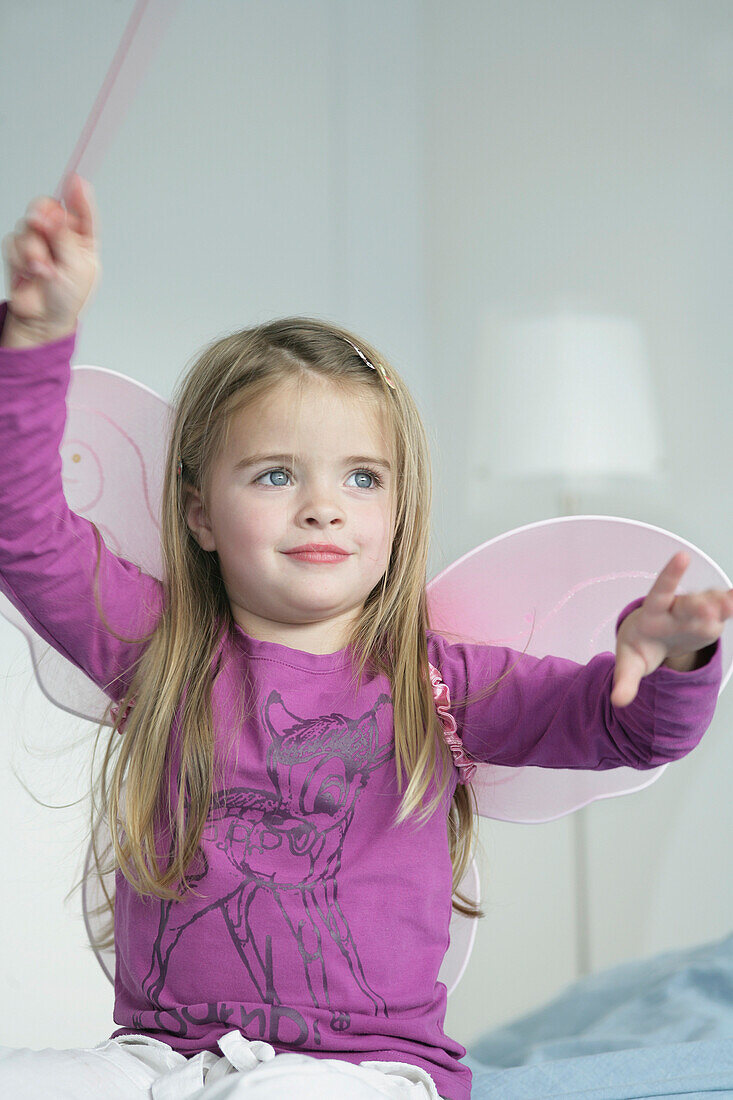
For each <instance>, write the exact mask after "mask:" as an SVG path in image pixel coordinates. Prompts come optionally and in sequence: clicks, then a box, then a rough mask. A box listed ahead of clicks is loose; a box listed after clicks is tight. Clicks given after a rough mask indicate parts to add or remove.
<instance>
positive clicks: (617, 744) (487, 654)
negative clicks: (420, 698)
mask: <svg viewBox="0 0 733 1100" xmlns="http://www.w3.org/2000/svg"><path fill="white" fill-rule="evenodd" d="M5 312H6V307H5V305H2V306H0V330H1V327H2V324H3V323H4V320H5ZM75 340H76V333H73V334H72V335H71V336H69V337H66V338H65V339H62V340H58V341H55V342H53V343H50V344H46V345H44V346H43V347H41V348H33V349H28V350H17V349H13V350H11V349H7V348H0V438H2V445H3V451H4V455H5V459H4V461H3V463H2V464H1V465H0V590H2V592H4V593H5V594H6V595H7V597H8V598H9V599H10V601H11V602H12V603H13V604H14V606H15V607H16V608H17V609H18V610H19V611H20V612H21V614H22V615H23V616H24V618H25V619H26V620H27V622H28V623H29V624H30V625H31V626H32V627H33V629H34V630H35V631H37V633H38V634H39V635H40V636H41V637H42V638H44V639H45V640H46V641H47V642H49V643H50V644H51V645H52V646H53V647H54V648H55V649H57V650H58V651H59V652H60V653H62V654H63V655H64V656H65V657H67V658H68V660H70V661H71V662H72V663H73V664H74V665H76V666H77V667H78V668H80V669H82V670H83V671H84V672H85V673H86V674H87V675H88V676H89V677H90V678H91V679H92V680H93V681H94V683H96V684H97V685H98V686H99V687H100V688H102V689H103V690H104V691H105V692H106V693H107V694H108V696H109V697H110V698H112V699H115V700H117V701H119V700H120V699H121V697H122V694H123V691H124V688H125V685H126V672H127V670H128V669H129V667H130V665H131V663H132V661H133V659H134V658H135V656H136V654H137V650H136V647H134V646H133V645H131V644H129V643H122V642H119V641H118V640H117V639H116V638H114V637H113V636H112V634H110V633H109V632H108V631H107V630H106V629H105V628H104V626H103V624H102V622H101V621H100V619H99V616H98V613H97V610H96V608H95V604H94V595H93V592H94V588H93V581H94V570H95V564H96V556H97V549H96V542H95V538H94V532H93V528H92V525H91V524H90V522H89V521H88V520H86V519H84V518H83V517H81V516H79V515H76V514H75V513H73V512H71V511H70V510H69V508H68V505H67V503H66V500H65V498H64V495H63V489H62V480H61V461H60V455H59V448H60V444H61V440H62V437H63V433H64V427H65V419H66V404H65V396H66V392H67V388H68V385H69V381H70V363H69V361H70V357H71V355H72V353H73V350H74V347H75ZM102 555H103V556H102V562H101V567H100V594H101V598H102V601H103V603H104V605H105V608H106V612H107V615H108V616H109V619H110V622H111V624H112V626H113V627H114V628H115V630H116V631H117V632H118V633H120V634H123V635H125V636H127V637H130V636H133V635H134V633H135V632H136V631H138V632H140V633H142V632H143V631H144V630H147V629H149V628H150V627H151V626H152V625H153V623H154V621H155V620H156V619H157V617H158V615H159V614H160V609H161V607H162V600H163V590H162V586H161V584H160V582H159V581H158V580H156V579H155V578H153V577H150V576H148V575H146V574H145V573H142V572H141V571H140V569H139V568H138V567H137V566H135V565H134V564H132V563H130V562H128V561H125V560H123V559H121V558H118V557H116V556H115V555H114V554H113V553H111V551H110V550H109V549H107V548H106V547H105V546H104V544H103V546H102ZM640 603H641V600H640V599H639V600H635V601H633V603H631V604H629V605H628V606H627V607H626V608H624V610H623V611H622V612H621V615H620V616H619V620H618V621H619V622H620V621H621V619H622V618H623V617H624V616H625V615H626V614H628V613H629V612H630V611H631V610H632V609H633V608H634V607H637V606H638V605H639V604H640ZM617 629H618V625H617ZM428 650H429V659H430V662H431V664H432V665H433V666H434V667H435V669H437V670H438V671H439V673H440V676H441V678H442V680H443V681H444V683H445V685H446V687H447V689H448V692H449V695H450V699H453V700H455V699H459V698H462V697H464V696H465V695H467V694H468V693H469V692H474V691H476V690H477V689H478V688H479V687H481V686H482V685H484V684H486V683H487V682H490V681H493V680H495V679H496V678H497V677H498V676H499V675H501V674H502V673H503V672H504V670H505V669H506V667H507V664H508V663H509V662H513V661H515V660H516V658H517V657H518V656H519V654H518V653H517V651H515V650H512V649H507V648H504V647H501V646H479V645H467V644H466V645H464V644H448V643H447V642H446V641H445V640H444V639H442V638H441V637H440V636H439V635H437V634H434V633H433V632H429V635H428ZM711 653H712V656H711V657H710V659H709V660H708V662H707V664H706V665H704V666H703V667H702V668H700V669H698V670H696V671H693V672H687V673H679V672H675V671H673V670H672V669H668V668H659V669H657V671H656V672H654V673H653V674H652V675H651V676H648V677H646V678H645V679H643V680H642V682H641V686H640V688H639V692H638V695H637V697H636V699H635V700H634V702H633V703H632V704H631V705H630V706H628V707H626V708H623V709H619V710H618V711H617V710H615V708H614V707H613V706H612V705H611V701H610V691H611V686H612V678H613V670H614V655H613V654H612V653H601V654H598V655H596V656H595V657H593V658H592V660H590V661H589V662H588V664H586V665H581V664H576V663H575V662H573V661H571V660H568V659H566V658H560V657H551V656H550V657H544V658H542V659H540V658H537V657H533V656H531V655H529V654H526V655H525V656H524V657H523V658H522V659H521V660H520V661H519V663H518V664H517V665H516V667H515V668H514V670H513V672H512V673H511V675H510V676H509V677H507V679H506V680H505V681H504V683H503V687H502V690H501V691H499V692H498V693H496V694H495V695H493V696H490V697H489V698H487V699H484V700H482V701H480V702H478V703H475V704H472V705H471V706H469V707H468V708H467V709H465V710H464V709H458V710H456V712H455V714H454V716H453V717H454V719H455V723H456V724H457V725H456V735H457V736H458V737H460V738H461V739H462V742H463V745H464V747H465V749H466V751H467V752H468V753H469V755H470V756H471V757H473V758H475V759H476V760H479V761H485V762H491V763H495V764H502V765H510V766H514V765H516V766H519V765H525V764H532V765H540V766H543V767H556V768H588V769H605V768H614V767H619V766H630V767H633V768H641V769H648V768H654V767H656V766H658V765H660V764H663V763H665V762H666V761H669V760H675V759H677V758H679V757H682V756H685V755H686V754H687V753H689V752H690V750H691V749H693V748H694V747H695V745H697V743H698V742H699V740H700V738H701V737H702V735H703V733H704V732H705V730H706V729H707V728H708V726H709V725H710V722H711V719H712V717H713V713H714V710H715V705H716V701H717V695H718V690H719V687H720V683H721V679H722V656H721V646H720V642H718V643H716V645H715V647H714V649H711ZM349 670H350V669H349V659H348V650H346V649H343V650H340V651H339V652H338V653H327V654H316V653H305V652H301V651H300V650H295V649H290V648H289V647H287V646H284V645H279V644H276V643H273V642H264V641H259V640H258V639H256V638H253V637H250V636H249V635H248V634H246V633H245V632H244V631H243V630H241V629H240V628H239V627H236V628H235V629H234V632H233V634H232V635H231V636H229V637H223V639H222V642H221V644H220V646H219V650H218V652H217V654H216V658H215V660H214V663H213V664H212V675H213V676H214V677H215V681H214V688H213V694H212V699H213V706H214V720H215V726H216V750H217V759H218V760H219V761H221V763H222V766H223V767H224V768H225V772H224V774H225V777H226V786H224V785H221V784H219V783H217V784H215V790H214V800H213V808H212V812H211V815H210V820H209V823H208V825H207V827H206V829H205V832H204V835H203V837H202V850H203V858H202V859H201V860H200V862H199V864H197V874H196V876H194V879H195V881H194V886H195V889H196V890H197V891H198V894H199V896H198V897H196V896H194V897H193V898H189V899H186V900H183V901H180V902H178V903H176V904H175V905H174V906H172V905H171V904H170V903H164V902H161V901H160V900H159V899H157V898H152V899H151V898H146V899H143V898H140V897H138V895H137V894H136V893H135V891H134V890H133V889H132V887H131V886H130V884H129V883H128V882H127V880H126V879H125V878H124V877H123V876H122V875H121V874H120V873H119V872H118V874H117V900H116V912H115V945H116V946H115V950H116V974H115V1008H114V1020H115V1022H116V1023H117V1024H119V1025H120V1027H119V1028H118V1029H117V1030H116V1031H115V1032H114V1033H113V1035H115V1036H117V1035H123V1034H129V1033H132V1032H144V1033H145V1034H147V1035H152V1036H154V1037H156V1038H159V1039H162V1040H163V1041H164V1042H167V1043H169V1044H170V1045H171V1046H172V1047H173V1048H174V1049H175V1050H178V1051H181V1052H182V1053H183V1054H185V1055H189V1056H190V1055H193V1054H194V1053H196V1052H198V1051H201V1050H211V1051H213V1052H214V1053H215V1054H219V1053H220V1051H219V1049H218V1047H217V1045H216V1043H217V1039H219V1038H220V1037H221V1036H222V1035H224V1034H225V1033H226V1032H228V1031H231V1030H233V1029H235V1028H238V1029H239V1030H240V1031H241V1032H242V1033H243V1035H244V1036H245V1037H246V1038H248V1039H251V1040H255V1039H264V1040H266V1041H267V1042H269V1043H271V1044H272V1046H273V1047H274V1048H275V1050H276V1051H277V1052H278V1053H279V1052H281V1051H299V1052H303V1053H306V1054H309V1055H312V1056H314V1057H316V1058H327V1057H331V1058H341V1059H345V1060H346V1061H349V1062H354V1063H358V1062H361V1061H364V1060H380V1061H399V1062H408V1063H411V1064H414V1065H418V1066H421V1067H422V1068H423V1069H426V1070H427V1071H428V1073H430V1075H431V1076H432V1077H433V1079H434V1081H435V1083H436V1086H437V1089H438V1092H439V1093H440V1094H441V1096H443V1097H447V1098H448V1100H467V1098H468V1097H469V1095H470V1089H471V1073H470V1070H469V1069H468V1067H467V1066H466V1065H464V1064H463V1063H462V1062H461V1061H460V1059H461V1058H462V1057H463V1056H464V1055H465V1053H466V1050H465V1047H463V1046H461V1044H460V1043H458V1042H456V1041H455V1040H454V1039H451V1038H450V1037H448V1036H446V1034H445V1032H444V1030H443V1023H444V1019H445V1010H446V987H445V985H444V984H443V983H441V982H439V981H438V972H439V970H440V966H441V964H442V962H443V957H444V955H445V952H446V949H447V947H448V942H449V938H448V932H449V924H450V919H451V863H450V858H449V848H448V836H447V830H446V817H447V814H448V810H449V807H450V800H451V798H452V796H453V792H454V790H455V782H456V779H457V777H458V772H457V770H456V768H455V767H454V772H453V781H452V782H451V784H450V786H449V788H448V790H447V791H446V793H445V796H444V801H443V805H442V807H441V811H440V812H438V813H436V814H434V815H433V817H432V819H431V820H430V821H429V822H428V823H427V824H426V825H424V826H423V827H422V828H417V827H415V826H414V825H413V824H411V823H409V822H407V823H403V824H402V825H400V826H397V827H395V826H393V824H392V818H393V816H394V814H395V812H396V811H397V809H398V805H399V801H400V797H399V795H398V792H397V788H396V780H395V774H394V773H395V765H394V744H393V729H392V706H391V695H390V685H389V682H388V680H387V679H386V678H385V677H383V676H374V675H371V676H370V675H365V677H364V680H363V684H362V688H361V690H360V692H359V693H358V695H357V694H356V692H355V691H354V689H353V688H352V687H351V686H350V683H349V679H350V678H349ZM246 677H249V680H250V684H251V695H250V698H251V700H252V701H253V703H254V706H253V707H252V708H251V709H252V712H253V713H252V715H251V717H250V718H249V719H248V720H247V721H246V722H245V723H244V724H243V725H242V726H241V727H240V728H235V726H234V724H233V723H232V722H231V721H230V720H229V718H230V714H231V708H232V705H233V703H234V701H235V700H236V699H237V698H238V695H239V692H240V690H241V687H242V684H243V683H244V682H245V678H246ZM177 728H178V724H177V722H175V723H174V726H173V729H172V741H173V745H174V746H175V744H176V731H177ZM240 750H241V751H240ZM175 755H176V754H175V748H174V752H173V756H174V762H175ZM433 790H434V788H433ZM430 794H431V791H430V790H429V791H428V797H429V796H430Z"/></svg>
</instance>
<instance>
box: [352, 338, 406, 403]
mask: <svg viewBox="0 0 733 1100" xmlns="http://www.w3.org/2000/svg"><path fill="white" fill-rule="evenodd" d="M344 340H346V343H347V344H351V346H352V348H353V349H354V351H355V352H356V354H357V355H359V356H361V358H362V359H363V360H364V362H365V363H366V365H367V366H368V367H369V369H370V370H374V371H378V372H379V373H380V374H381V376H382V378H383V379H384V381H385V382H386V383H387V385H388V386H389V388H390V389H391V390H396V389H397V387H396V386H395V384H394V382H393V381H392V379H391V378H389V377H388V375H387V372H386V370H385V369H384V367H383V366H382V364H381V363H380V362H379V361H377V365H376V367H375V366H374V364H373V363H370V362H369V360H368V359H367V357H366V355H364V353H363V352H362V351H360V350H359V348H358V347H357V346H356V344H352V343H351V340H349V339H348V337H346V336H344Z"/></svg>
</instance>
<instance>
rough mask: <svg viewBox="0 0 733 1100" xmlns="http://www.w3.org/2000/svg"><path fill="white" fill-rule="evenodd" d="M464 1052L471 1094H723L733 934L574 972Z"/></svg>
mask: <svg viewBox="0 0 733 1100" xmlns="http://www.w3.org/2000/svg"><path fill="white" fill-rule="evenodd" d="M464 1061H465V1063H466V1064H467V1065H468V1066H470V1068H471V1070H472V1071H473V1091H472V1100H488V1098H491V1100H499V1098H502V1100H550V1098H554V1097H566V1096H567V1097H581V1096H582V1097H589V1098H592V1100H626V1098H629V1100H630V1098H632V1097H633V1098H641V1097H647V1096H649V1097H651V1096H654V1097H665V1096H684V1097H688V1098H694V1097H702V1096H705V1097H709V1096H710V1095H711V1094H712V1095H717V1096H719V1097H720V1096H730V1097H733V935H730V936H727V937H726V938H725V939H723V940H720V941H718V942H715V943H710V944H703V945H702V946H700V947H695V948H691V949H687V950H683V951H671V952H666V953H665V954H663V955H657V956H654V957H653V958H651V959H644V960H641V961H639V962H632V963H625V964H624V965H623V966H617V967H614V968H613V969H611V970H606V971H603V972H602V973H600V974H593V975H591V976H589V977H587V978H583V979H581V980H580V981H578V982H575V983H574V984H573V985H571V986H570V987H569V988H568V989H567V990H566V991H565V992H564V993H562V994H561V995H560V996H559V997H556V998H555V999H554V1000H553V1001H551V1002H550V1003H549V1004H547V1005H545V1006H543V1007H542V1008H541V1009H539V1010H537V1011H536V1012H533V1013H531V1014H530V1015H528V1016H524V1017H522V1018H521V1019H518V1020H515V1021H513V1022H512V1023H510V1024H507V1025H505V1026H503V1027H500V1028H497V1029H495V1030H494V1031H491V1032H489V1033H488V1034H486V1035H484V1036H482V1038H481V1039H479V1040H478V1041H477V1042H475V1043H473V1044H472V1045H471V1046H470V1047H469V1049H468V1054H467V1055H466V1057H465V1059H464Z"/></svg>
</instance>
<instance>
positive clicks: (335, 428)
mask: <svg viewBox="0 0 733 1100" xmlns="http://www.w3.org/2000/svg"><path fill="white" fill-rule="evenodd" d="M229 434H230V439H234V440H241V439H242V437H247V441H248V443H250V444H251V443H253V442H254V439H255V438H256V439H258V440H262V441H264V440H265V439H268V440H270V439H273V440H274V438H277V439H279V440H280V442H281V443H282V444H283V445H285V444H287V443H289V444H291V445H292V444H295V443H296V441H298V440H299V441H300V446H301V447H302V446H306V445H311V446H313V445H314V444H317V443H318V441H319V440H320V441H321V442H322V443H326V442H327V441H329V440H331V441H333V440H338V439H339V438H342V439H344V440H349V439H350V438H353V436H354V435H355V434H356V435H358V436H359V437H360V438H362V439H369V440H371V441H372V443H373V445H374V446H376V445H380V446H382V447H386V446H387V445H388V444H387V440H388V435H389V433H388V430H387V424H386V417H385V415H384V408H383V405H382V401H381V399H380V397H379V396H378V395H377V394H375V393H373V392H369V391H368V390H367V389H366V387H361V386H358V387H355V386H349V387H345V386H339V385H335V384H334V383H333V382H330V381H329V380H327V379H325V380H321V379H310V378H309V379H306V380H303V381H301V382H300V383H298V382H295V381H293V382H281V383H279V384H278V385H276V386H274V387H273V388H272V389H271V390H270V391H269V392H268V393H267V394H265V395H264V396H263V397H260V398H259V399H258V400H257V401H255V402H253V403H252V404H249V405H244V406H243V407H242V408H241V409H239V410H238V411H237V412H235V413H234V414H233V415H232V417H231V421H230V433H229Z"/></svg>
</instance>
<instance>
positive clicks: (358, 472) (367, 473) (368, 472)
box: [349, 470, 380, 489]
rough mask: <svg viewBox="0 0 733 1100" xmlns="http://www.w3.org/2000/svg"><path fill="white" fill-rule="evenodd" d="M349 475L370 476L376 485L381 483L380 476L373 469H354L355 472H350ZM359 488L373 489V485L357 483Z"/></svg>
mask: <svg viewBox="0 0 733 1100" xmlns="http://www.w3.org/2000/svg"><path fill="white" fill-rule="evenodd" d="M349 477H370V478H371V479H372V481H373V482H375V483H376V485H379V484H380V481H379V478H378V477H377V475H376V474H375V473H373V472H372V471H371V470H354V472H353V474H349ZM356 487H357V489H371V488H372V486H371V485H357V486H356Z"/></svg>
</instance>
